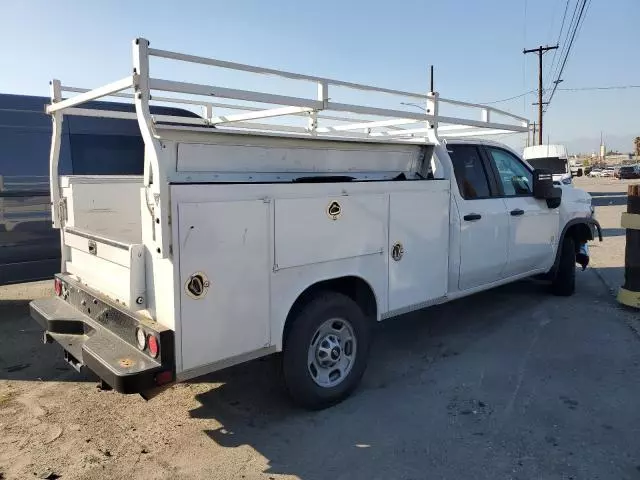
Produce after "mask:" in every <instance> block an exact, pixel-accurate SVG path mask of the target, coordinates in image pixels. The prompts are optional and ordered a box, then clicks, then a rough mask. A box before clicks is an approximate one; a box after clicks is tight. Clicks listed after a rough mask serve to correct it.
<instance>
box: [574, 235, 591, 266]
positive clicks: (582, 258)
mask: <svg viewBox="0 0 640 480" xmlns="http://www.w3.org/2000/svg"><path fill="white" fill-rule="evenodd" d="M576 263H577V264H578V265H580V266H581V267H582V271H584V270H586V268H587V265H589V245H587V243H586V242H585V243H583V244H581V245H580V250H578V253H576Z"/></svg>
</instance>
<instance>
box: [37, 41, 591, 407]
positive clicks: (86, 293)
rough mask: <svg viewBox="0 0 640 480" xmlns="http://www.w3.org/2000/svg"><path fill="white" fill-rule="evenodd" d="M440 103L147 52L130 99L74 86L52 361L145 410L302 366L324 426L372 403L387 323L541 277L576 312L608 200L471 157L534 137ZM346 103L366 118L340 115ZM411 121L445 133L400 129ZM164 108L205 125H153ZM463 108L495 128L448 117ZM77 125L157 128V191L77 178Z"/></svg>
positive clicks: (60, 104)
mask: <svg viewBox="0 0 640 480" xmlns="http://www.w3.org/2000/svg"><path fill="white" fill-rule="evenodd" d="M150 58H154V62H156V61H158V59H162V60H161V61H164V62H168V61H175V62H182V63H191V64H202V65H207V66H210V67H217V68H218V69H226V70H227V71H228V70H231V71H234V72H235V73H238V72H241V73H242V74H244V75H253V76H258V75H267V76H271V77H277V80H278V81H280V82H282V81H288V82H290V83H292V84H300V83H303V86H304V85H305V82H306V84H307V85H308V83H311V84H312V85H314V86H316V87H317V95H314V96H313V98H306V97H303V96H291V92H292V91H298V90H290V89H288V90H287V93H288V94H287V95H284V94H277V93H265V92H258V91H251V90H242V89H238V88H232V87H222V86H211V85H203V84H197V83H186V82H184V81H176V80H165V79H159V78H155V77H153V76H151V75H150V73H149V59H150ZM234 78H235V77H234ZM270 80H272V78H268V79H266V80H265V82H266V81H270ZM253 84H256V82H255V81H254V82H253ZM235 86H237V85H235ZM292 88H294V87H292ZM296 88H297V85H296ZM431 90H432V91H431V92H429V93H427V94H419V93H410V92H403V91H398V90H391V89H387V88H378V87H372V86H368V85H359V84H355V83H350V82H345V81H338V80H331V79H327V78H319V77H313V76H307V75H300V74H296V73H291V72H283V71H278V70H273V69H268V68H260V67H253V66H248V65H243V64H237V63H231V62H226V61H220V60H214V59H210V58H204V57H198V56H193V55H186V54H180V53H175V52H171V51H166V50H158V49H153V48H150V46H149V43H148V41H147V40H144V39H137V40H135V41H134V42H133V73H132V74H131V75H129V76H127V77H125V78H123V79H122V80H119V81H116V82H113V83H110V84H108V85H106V86H103V87H100V88H97V89H94V90H84V89H80V88H74V87H68V86H62V85H61V83H60V82H59V81H57V80H54V81H53V82H52V103H51V105H50V106H48V107H47V112H48V113H50V114H51V115H52V117H53V125H54V133H53V141H52V148H51V194H52V205H53V207H52V214H53V224H54V226H55V227H57V228H59V229H60V232H61V242H62V243H61V245H62V258H63V260H62V273H60V274H59V275H57V276H56V278H55V290H56V296H55V297H52V298H47V299H42V300H35V301H33V302H32V303H31V313H32V316H33V317H34V318H35V319H36V320H37V321H38V322H39V323H40V324H41V325H42V326H43V327H44V329H45V341H47V342H51V341H56V342H58V343H59V344H60V345H61V346H62V347H63V349H64V355H65V358H66V359H67V360H68V362H69V363H71V364H72V365H73V366H74V367H76V368H78V369H79V368H81V367H83V366H84V367H87V368H89V369H90V370H92V371H93V372H95V373H96V374H97V375H98V376H99V377H100V378H101V379H102V382H103V384H106V385H108V386H110V387H112V388H114V389H116V390H117V391H120V392H123V393H141V394H142V395H143V396H152V395H153V394H155V393H157V392H158V391H160V390H162V388H166V386H167V385H170V384H172V383H174V382H180V381H183V380H186V379H190V378H193V377H197V376H199V375H202V374H205V373H207V372H211V371H214V370H218V369H222V368H225V367H228V366H230V365H234V364H237V363H240V362H244V361H247V360H250V359H253V358H257V357H260V356H264V355H268V354H272V353H275V352H282V355H281V359H282V363H283V371H284V377H285V381H286V386H287V389H288V390H289V392H290V394H291V396H292V398H293V399H294V400H295V401H297V402H298V403H300V404H302V405H304V406H306V407H309V408H322V407H325V406H327V405H331V404H334V403H336V402H338V401H340V400H342V399H343V398H345V397H346V396H347V395H348V394H349V393H350V392H351V391H352V390H353V389H354V388H355V387H356V385H357V384H358V382H359V380H360V378H361V377H362V374H363V372H364V370H365V366H366V364H367V355H368V353H369V348H370V344H371V335H372V331H373V328H372V327H373V326H374V324H375V322H377V321H380V320H384V319H387V318H390V317H394V316H397V315H400V314H403V313H405V312H409V311H412V310H416V309H421V308H424V307H428V306H430V305H435V304H439V303H444V302H447V301H450V300H453V299H456V298H460V297H464V296H466V295H470V294H473V293H475V292H479V291H481V290H486V289H488V288H492V287H495V286H498V285H501V284H505V283H508V282H513V281H515V280H518V279H521V278H524V277H529V276H532V275H539V274H546V275H547V276H548V278H549V280H550V282H551V289H552V290H553V292H555V293H556V294H559V295H570V294H571V293H573V291H574V283H575V268H576V267H575V261H576V252H578V249H579V247H580V246H581V245H582V244H584V243H585V242H587V241H588V240H590V239H592V238H593V237H594V233H595V230H596V229H597V230H598V231H599V226H598V224H597V222H596V221H595V219H594V218H593V216H592V209H591V197H590V196H589V195H588V194H587V193H585V192H583V191H581V190H578V189H573V188H564V187H560V188H557V187H554V186H553V182H552V178H551V175H550V174H549V172H545V171H539V170H532V169H531V168H530V167H529V166H528V165H527V164H526V163H524V162H523V161H522V159H521V158H519V156H518V155H517V154H516V153H514V152H513V151H511V150H510V149H508V148H507V147H504V146H502V145H500V144H498V143H493V142H487V141H469V140H467V141H465V140H460V139H461V138H464V137H477V136H478V135H481V134H483V133H484V134H492V133H493V134H495V133H500V134H503V133H509V132H527V131H528V122H527V120H526V119H523V118H520V117H516V116H514V115H512V114H509V113H507V112H503V111H501V110H497V109H494V108H493V107H487V106H482V105H474V104H468V103H464V102H459V101H455V100H449V99H444V98H440V97H439V96H438V94H437V93H435V92H434V91H433V87H432V88H431ZM64 92H67V93H68V92H73V93H77V95H75V96H72V97H70V98H66V99H65V98H63V93H64ZM162 92H170V93H164V95H165V96H161V95H162ZM345 92H347V93H350V92H351V94H352V95H353V93H352V92H355V96H356V97H357V96H358V94H359V95H360V98H363V97H364V94H366V98H367V103H366V104H364V103H362V102H353V101H351V102H349V101H348V100H345V101H338V98H339V96H340V95H341V94H344V93H345ZM177 94H182V95H183V96H182V97H179V96H178V95H177ZM152 95H153V96H152ZM102 97H118V98H122V97H125V98H126V97H129V98H133V101H134V103H135V108H136V113H135V114H133V113H128V112H116V111H100V110H95V109H85V108H82V104H83V103H84V102H87V101H90V100H95V99H97V98H102ZM346 98H347V99H348V98H353V96H352V97H349V96H347V97H346ZM394 98H396V99H399V100H400V101H399V100H393V99H394ZM219 99H222V101H221V100H219ZM229 99H231V100H234V101H235V102H236V103H235V104H231V103H226V102H228V101H229ZM401 100H405V101H406V100H411V101H419V102H423V105H424V108H425V112H424V113H421V112H411V111H408V110H403V109H399V108H398V107H397V106H398V105H401V103H402V102H401ZM150 101H152V102H159V103H164V104H166V103H178V104H181V105H186V106H188V107H190V108H196V107H198V106H201V107H202V108H203V114H202V116H199V117H198V118H192V117H176V116H162V115H152V114H151V113H150V110H149V108H150V107H149V104H150ZM238 101H239V102H240V103H239V104H238V103H237V102H238ZM376 102H379V103H376ZM447 106H449V107H451V106H453V107H454V108H456V109H466V110H467V111H471V113H473V111H474V110H475V111H476V113H477V118H475V119H471V118H468V116H469V115H467V117H460V116H444V115H443V114H442V113H441V109H442V108H443V107H447ZM66 115H80V116H107V117H117V118H131V116H133V117H134V118H137V120H138V122H139V125H140V131H141V133H142V137H143V139H144V142H145V158H144V164H145V171H144V175H143V176H142V177H126V176H117V177H116V176H68V177H61V176H59V174H58V155H59V150H60V138H61V131H62V122H63V119H64V116H66ZM494 117H502V118H503V120H502V121H498V120H499V118H498V119H496V118H494ZM96 161H108V158H99V157H96ZM426 316H428V314H427V315H426Z"/></svg>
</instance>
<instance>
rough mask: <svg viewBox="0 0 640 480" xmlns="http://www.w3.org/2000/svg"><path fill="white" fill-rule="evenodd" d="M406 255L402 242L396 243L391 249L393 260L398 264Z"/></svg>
mask: <svg viewBox="0 0 640 480" xmlns="http://www.w3.org/2000/svg"><path fill="white" fill-rule="evenodd" d="M403 255H404V247H403V246H402V244H401V243H400V242H396V243H394V244H393V247H391V258H393V259H394V260H395V261H396V262H399V261H400V259H401V258H402V256H403Z"/></svg>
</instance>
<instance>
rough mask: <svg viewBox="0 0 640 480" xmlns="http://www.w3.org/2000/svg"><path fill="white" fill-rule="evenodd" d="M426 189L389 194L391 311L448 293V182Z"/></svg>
mask: <svg viewBox="0 0 640 480" xmlns="http://www.w3.org/2000/svg"><path fill="white" fill-rule="evenodd" d="M425 187H426V188H427V189H428V191H420V192H415V191H414V192H392V193H391V194H390V199H389V200H390V204H389V224H390V226H389V254H390V255H389V257H390V258H389V310H390V311H394V310H400V309H402V308H404V307H409V306H416V305H419V304H421V303H425V302H428V301H429V300H433V299H435V298H439V297H442V296H444V295H445V294H446V293H447V280H448V275H447V268H448V258H447V255H446V254H445V252H446V251H447V249H448V246H449V182H447V181H438V180H430V181H428V183H427V184H426V185H425Z"/></svg>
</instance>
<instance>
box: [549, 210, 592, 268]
mask: <svg viewBox="0 0 640 480" xmlns="http://www.w3.org/2000/svg"><path fill="white" fill-rule="evenodd" d="M580 224H583V225H586V226H587V227H588V228H589V232H590V235H589V237H588V238H587V240H594V239H595V233H594V232H595V231H597V232H598V240H600V241H602V228H601V227H600V223H599V222H598V221H597V220H596V219H595V218H592V217H579V218H573V219H571V220H569V221H568V222H567V223H566V225H565V226H564V228H563V229H562V233H561V234H560V238H559V240H558V248H557V249H556V259H555V260H554V262H553V266H552V267H551V270H549V272H550V273H552V272H555V271H556V269H557V267H558V263H559V262H560V251H561V250H562V249H561V248H560V247H561V245H562V242H564V237H565V235H566V233H567V231H568V230H569V229H570V228H571V227H573V226H575V225H580Z"/></svg>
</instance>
